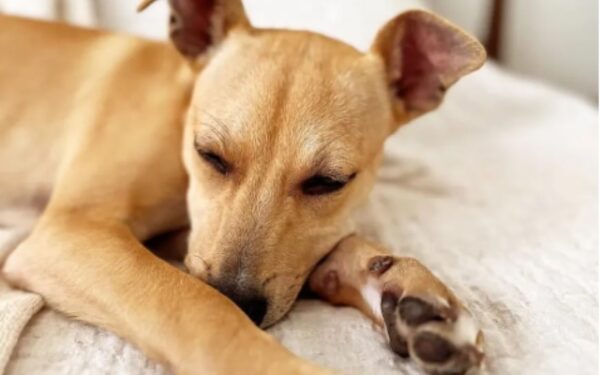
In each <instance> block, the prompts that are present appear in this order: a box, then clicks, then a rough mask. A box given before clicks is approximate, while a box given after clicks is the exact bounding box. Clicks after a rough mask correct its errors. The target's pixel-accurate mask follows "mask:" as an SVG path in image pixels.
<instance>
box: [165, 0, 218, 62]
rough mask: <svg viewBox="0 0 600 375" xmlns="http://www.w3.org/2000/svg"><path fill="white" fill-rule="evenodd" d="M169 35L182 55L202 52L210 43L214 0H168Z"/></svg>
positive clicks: (189, 55)
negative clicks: (169, 13)
mask: <svg viewBox="0 0 600 375" xmlns="http://www.w3.org/2000/svg"><path fill="white" fill-rule="evenodd" d="M169 3H170V5H171V19H170V37H171V40H172V41H173V44H175V47H177V49H178V50H179V52H181V53H182V54H183V55H184V56H188V57H195V56H198V55H200V54H202V53H203V52H204V51H206V49H207V48H208V47H209V46H210V45H211V44H212V42H213V40H212V34H211V28H212V22H211V19H212V16H213V15H214V11H215V3H216V0H169Z"/></svg>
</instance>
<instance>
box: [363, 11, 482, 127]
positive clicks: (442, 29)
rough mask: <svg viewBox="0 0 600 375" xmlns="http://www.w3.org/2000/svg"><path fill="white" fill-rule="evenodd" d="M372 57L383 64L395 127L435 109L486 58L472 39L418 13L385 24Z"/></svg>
mask: <svg viewBox="0 0 600 375" xmlns="http://www.w3.org/2000/svg"><path fill="white" fill-rule="evenodd" d="M371 52H372V53H375V54H377V55H379V56H380V57H381V58H382V59H383V61H384V64H385V69H386V76H387V81H388V85H389V88H390V90H391V95H392V101H393V108H394V115H395V120H396V123H397V125H401V124H403V123H406V122H408V121H410V120H412V119H413V118H415V117H417V116H419V115H421V114H423V113H425V112H428V111H431V110H432V109H435V108H436V107H437V106H438V105H439V104H440V102H441V100H442V98H443V96H444V93H445V91H446V90H447V89H448V88H449V87H450V86H451V85H452V84H453V83H454V82H456V81H457V80H458V79H459V78H460V77H462V76H464V75H465V74H467V73H470V72H472V71H474V70H476V69H477V68H479V67H480V66H481V65H482V64H483V62H484V61H485V57H486V54H485V50H484V48H483V46H482V45H481V44H480V43H479V42H478V41H477V40H476V39H475V38H474V37H472V36H470V35H468V34H466V33H465V32H464V31H462V30H461V29H459V28H458V27H456V26H454V25H452V24H451V23H450V22H448V21H446V20H444V19H442V18H440V17H437V16H435V15H433V14H431V13H428V12H425V11H419V10H416V11H409V12H406V13H403V14H401V15H399V16H397V17H396V18H394V19H392V20H391V21H389V22H388V23H387V24H386V25H385V26H384V27H383V28H382V29H381V31H379V33H378V34H377V37H376V39H375V42H374V43H373V46H372V47H371ZM394 130H395V128H394Z"/></svg>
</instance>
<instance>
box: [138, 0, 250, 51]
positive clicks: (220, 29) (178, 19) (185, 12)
mask: <svg viewBox="0 0 600 375" xmlns="http://www.w3.org/2000/svg"><path fill="white" fill-rule="evenodd" d="M155 1H156V0H142V2H141V3H140V5H139V6H138V11H142V10H144V9H145V8H146V7H148V6H149V5H150V4H152V3H153V2H155ZM169 6H170V8H171V16H170V17H169V36H170V37H171V41H172V42H173V44H174V45H175V47H176V48H177V49H178V50H179V52H180V53H181V54H182V55H183V56H185V57H187V58H189V59H190V60H192V61H195V60H197V59H198V58H200V57H202V56H203V55H205V54H206V53H207V52H208V51H209V50H210V48H211V47H213V46H216V45H218V44H219V43H220V42H221V41H222V40H223V39H225V37H226V36H227V34H228V33H229V32H230V31H231V30H233V29H236V28H245V29H249V28H250V22H249V21H248V17H246V12H245V11H244V6H243V5H242V2H241V0H169Z"/></svg>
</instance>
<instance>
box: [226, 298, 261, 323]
mask: <svg viewBox="0 0 600 375" xmlns="http://www.w3.org/2000/svg"><path fill="white" fill-rule="evenodd" d="M231 299H232V300H233V302H235V304H236V305H238V306H239V307H240V309H242V311H244V312H245V313H246V315H248V317H249V318H250V320H252V321H253V322H254V324H256V325H257V326H259V325H260V323H262V321H263V319H264V317H265V314H266V313H267V300H266V299H265V298H262V297H258V298H256V297H253V298H245V297H237V296H236V297H235V298H231Z"/></svg>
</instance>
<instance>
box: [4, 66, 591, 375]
mask: <svg viewBox="0 0 600 375" xmlns="http://www.w3.org/2000/svg"><path fill="white" fill-rule="evenodd" d="M597 121H598V114H597V110H596V109H595V108H594V107H592V106H591V105H589V104H588V103H586V102H584V101H582V100H579V99H577V98H575V97H572V96H570V95H566V94H563V93H560V92H557V91H555V90H553V89H551V88H548V87H546V86H543V85H540V84H537V83H531V82H528V81H525V80H523V79H519V78H515V77H513V76H511V75H508V74H506V73H504V72H502V71H500V70H499V69H498V68H496V67H494V66H493V65H488V66H486V67H485V68H484V69H483V70H482V71H480V72H478V73H476V74H474V75H473V76H471V77H469V78H467V79H465V80H464V81H463V82H461V83H460V84H459V85H457V87H456V88H455V89H454V90H452V91H451V92H450V94H449V97H448V98H447V100H446V102H445V103H444V105H443V106H442V108H440V109H439V110H438V111H436V112H435V113H433V114H430V115H428V116H426V117H424V118H422V119H420V120H418V121H416V122H415V123H413V124H411V125H409V126H407V127H406V128H404V129H401V130H400V131H399V132H398V133H397V134H396V135H395V136H394V137H393V138H392V139H390V141H389V142H388V144H387V146H386V159H385V162H384V165H383V168H382V172H381V177H380V180H379V183H378V185H377V186H376V188H375V191H374V192H373V194H372V197H371V198H372V199H371V202H370V204H369V206H368V211H369V212H368V213H367V214H365V216H364V217H363V219H364V220H363V221H364V223H363V224H362V227H363V230H364V231H365V232H366V233H368V234H370V235H372V236H373V237H375V238H377V239H379V240H380V241H382V242H384V243H386V244H388V245H389V246H390V247H391V248H392V249H394V251H395V252H396V253H397V254H405V255H411V256H416V257H418V258H419V259H421V260H422V261H423V262H424V263H425V264H427V265H429V266H430V268H431V269H433V270H434V272H436V273H437V274H438V275H439V276H440V277H441V278H442V279H443V280H445V281H446V282H447V283H448V284H449V285H450V286H451V287H453V288H454V289H455V290H456V292H457V294H458V295H459V296H460V297H462V298H463V299H464V300H465V301H466V303H467V305H468V306H470V308H471V309H472V311H473V313H474V315H475V316H476V317H477V318H478V319H479V321H480V323H481V325H482V326H483V329H484V331H485V334H486V338H487V347H488V353H489V358H488V368H487V370H486V371H485V373H487V374H518V373H521V374H522V373H525V374H531V375H536V374H540V375H541V374H544V375H552V374H557V375H558V374H581V375H588V374H589V375H592V374H596V373H597V361H596V353H597V349H598V342H597V340H598V336H597V320H596V318H597V316H598V290H597V284H596V280H597V260H598V259H597V253H596V249H597V233H596V228H597V227H596V225H597V218H596V215H595V210H596V207H597V196H596V192H597V174H596V171H597V168H596V167H597V165H596V158H597V155H598V150H597V144H596V140H597ZM0 293H3V294H2V295H1V296H0V298H1V300H2V301H3V302H0V318H2V319H1V321H0V323H1V324H0V351H1V350H2V348H3V346H2V345H4V349H6V348H7V347H9V346H10V343H11V342H12V341H11V340H13V338H12V337H14V335H13V336H10V335H8V336H7V335H6V332H7V331H6V322H7V321H8V319H10V318H11V317H12V318H13V319H15V322H17V323H19V322H18V320H19V319H18V316H15V315H12V316H11V315H7V314H8V313H6V312H5V311H14V306H16V304H14V302H15V301H17V300H19V299H29V302H27V303H25V304H23V306H26V307H27V309H29V310H27V311H22V312H21V313H22V314H27V313H28V312H31V311H34V310H35V308H36V306H39V303H40V302H39V297H34V296H33V297H26V296H24V295H21V297H17V295H16V294H7V292H6V291H5V290H3V289H0ZM9 296H13V297H12V299H10V300H9V299H7V298H11V297H9ZM36 298H38V299H36ZM36 301H37V302H36ZM11 307H12V310H11ZM12 327H13V328H15V329H13V330H12V332H15V330H16V329H18V328H19V327H18V324H16V325H13V326H12ZM270 332H271V333H272V334H273V335H275V336H276V337H277V338H278V339H279V340H280V341H281V342H282V343H283V344H284V345H286V346H287V347H288V348H290V349H291V350H292V351H294V352H296V353H298V354H299V355H301V356H303V357H306V358H309V359H311V360H313V361H316V362H319V363H322V364H324V365H327V366H330V367H334V368H337V369H340V370H343V371H344V372H347V373H354V374H392V373H394V374H416V373H418V371H417V370H416V369H415V368H414V367H413V366H412V365H411V364H410V363H407V362H406V361H403V360H401V359H399V358H397V357H395V356H394V355H393V354H392V353H391V352H390V351H389V350H388V348H387V346H386V343H385V341H384V339H383V336H382V335H381V334H380V333H378V332H377V331H376V330H375V329H374V327H373V326H372V325H371V324H370V323H369V322H368V321H367V320H366V319H365V318H363V317H362V316H361V315H360V314H359V313H357V312H355V311H353V310H351V309H349V308H334V307H330V306H327V305H325V304H323V303H321V302H318V301H302V302H300V303H298V304H297V305H296V307H295V308H294V310H293V311H292V312H291V314H290V315H289V316H288V317H287V318H286V319H285V320H284V321H283V322H281V323H280V324H278V325H276V326H275V327H273V328H272V329H270ZM7 344H8V345H7ZM2 358H3V357H2V355H1V354H0V366H1V365H2ZM7 373H8V374H11V375H21V374H164V373H166V370H165V369H164V368H163V367H161V366H159V365H156V364H155V363H152V362H151V361H149V360H147V359H146V358H145V357H144V356H143V355H142V354H141V353H140V352H138V351H137V350H136V349H135V348H133V347H132V346H130V345H129V344H127V343H125V342H124V341H123V340H121V339H119V338H117V337H116V336H114V335H112V334H111V333H108V332H106V331H103V330H101V329H97V328H94V327H90V326H88V325H85V324H82V323H79V322H76V321H72V320H69V319H67V318H65V317H64V316H62V315H60V314H58V313H56V312H53V311H50V310H48V309H44V310H43V311H42V312H41V313H39V314H37V315H36V316H35V317H34V319H33V320H32V321H31V323H30V324H29V325H28V326H27V327H26V329H25V330H24V332H23V335H22V337H21V339H20V341H19V343H18V345H17V347H16V348H15V350H14V352H13V354H12V358H11V361H10V362H9V364H8V367H7Z"/></svg>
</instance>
